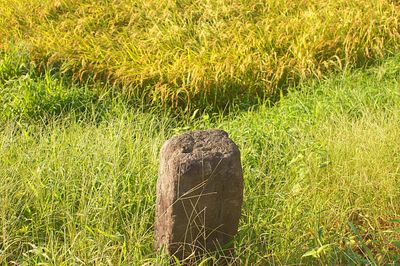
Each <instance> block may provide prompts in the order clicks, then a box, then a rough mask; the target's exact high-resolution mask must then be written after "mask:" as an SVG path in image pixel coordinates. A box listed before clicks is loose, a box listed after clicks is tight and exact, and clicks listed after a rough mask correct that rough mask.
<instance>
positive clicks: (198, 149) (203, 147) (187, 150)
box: [162, 129, 239, 160]
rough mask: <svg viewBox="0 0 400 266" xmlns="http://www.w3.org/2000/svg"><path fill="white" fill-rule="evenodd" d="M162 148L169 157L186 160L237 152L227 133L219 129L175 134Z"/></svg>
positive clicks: (220, 156) (226, 155) (221, 156)
mask: <svg viewBox="0 0 400 266" xmlns="http://www.w3.org/2000/svg"><path fill="white" fill-rule="evenodd" d="M162 150H163V153H164V154H170V156H171V157H172V156H174V157H179V158H185V159H186V160H197V159H202V158H208V157H218V158H226V157H229V156H231V155H232V154H235V153H238V152H239V150H238V148H237V146H236V144H235V143H233V141H232V140H230V139H229V136H228V133H226V132H225V131H223V130H219V129H211V130H199V131H193V132H188V133H185V134H182V135H179V136H175V137H173V138H171V139H170V140H168V141H167V142H166V143H165V144H164V145H163V147H162Z"/></svg>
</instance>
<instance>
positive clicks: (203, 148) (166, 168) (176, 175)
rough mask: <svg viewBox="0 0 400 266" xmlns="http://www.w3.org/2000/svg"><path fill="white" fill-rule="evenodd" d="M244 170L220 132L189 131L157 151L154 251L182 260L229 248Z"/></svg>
mask: <svg viewBox="0 0 400 266" xmlns="http://www.w3.org/2000/svg"><path fill="white" fill-rule="evenodd" d="M242 202H243V171H242V166H241V161H240V152H239V149H238V147H237V146H236V144H235V143H234V142H233V141H232V140H231V139H230V138H229V137H228V134H227V133H226V132H225V131H222V130H205V131H194V132H188V133H185V134H182V135H179V136H175V137H173V138H171V139H169V140H168V141H166V142H165V143H164V145H163V147H162V148H161V152H160V170H159V177H158V181H157V200H156V222H155V247H156V249H159V248H161V247H162V246H164V247H165V248H166V250H167V251H168V253H169V254H171V255H175V256H177V257H178V258H180V259H184V258H186V257H187V256H189V255H190V254H191V253H192V252H195V254H202V253H204V252H209V251H214V250H217V249H220V248H221V247H226V246H229V244H230V243H231V241H232V239H233V237H234V235H235V234H236V233H237V230H238V223H239V218H240V215H241V206H242Z"/></svg>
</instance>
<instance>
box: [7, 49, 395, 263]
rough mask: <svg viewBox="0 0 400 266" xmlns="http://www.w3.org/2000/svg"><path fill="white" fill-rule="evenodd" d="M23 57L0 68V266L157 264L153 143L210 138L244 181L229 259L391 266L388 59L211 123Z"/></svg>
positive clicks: (391, 62)
mask: <svg viewBox="0 0 400 266" xmlns="http://www.w3.org/2000/svg"><path fill="white" fill-rule="evenodd" d="M27 60H28V59H27V58H24V57H23V56H21V57H16V56H15V55H9V54H2V55H1V58H0V179H1V185H0V264H2V265H38V264H39V263H42V264H41V265H71V264H74V265H75V264H77V265H84V264H89V265H91V264H96V265H98V264H106V265H107V264H108V265H118V264H122V265H163V264H164V265H167V262H168V258H167V257H166V256H165V255H162V254H157V253H155V252H154V251H153V246H152V245H153V222H154V207H155V205H154V204H155V182H156V179H157V171H158V154H159V149H160V146H161V144H162V143H163V142H164V141H165V140H166V139H167V138H169V137H171V136H172V135H174V134H177V133H180V132H184V131H187V130H195V129H205V128H222V129H224V130H226V131H227V132H229V134H230V136H231V138H232V139H233V140H234V141H235V142H236V143H237V144H238V146H239V147H240V149H241V154H242V162H243V167H244V175H245V200H244V206H243V215H242V218H241V221H240V227H239V234H238V236H237V238H236V239H235V246H236V250H237V254H236V257H235V260H236V262H238V263H239V264H240V265H290V264H291V265H299V264H302V265H338V264H342V265H343V264H347V265H366V264H369V265H398V264H396V263H398V262H399V260H400V257H399V253H400V242H399V241H400V233H399V228H400V224H399V218H400V204H399V203H400V183H399V182H400V144H399V139H400V126H399V125H400V90H399V86H400V58H399V57H394V58H389V59H387V60H385V61H384V62H383V63H380V64H378V65H376V66H374V67H373V68H369V69H365V70H359V71H351V72H342V73H340V74H337V75H331V76H330V77H329V78H327V79H325V80H321V81H318V80H315V79H311V80H309V81H308V82H307V83H306V84H303V85H302V86H300V87H293V88H291V89H289V92H288V94H287V95H285V94H281V97H280V99H278V100H277V101H276V102H274V103H272V102H269V101H261V102H260V103H259V104H257V105H254V106H250V107H248V108H244V107H243V106H242V105H235V104H233V105H231V106H230V110H229V111H225V112H222V111H221V112H214V113H213V112H211V111H210V112H207V111H202V110H197V111H196V110H195V111H194V112H192V113H179V112H176V111H171V110H168V109H165V110H164V109H162V107H160V108H156V107H145V106H144V105H140V104H139V103H138V102H136V101H134V100H132V99H130V98H128V97H126V95H123V94H118V93H115V92H114V90H119V88H113V87H107V86H105V87H104V86H103V87H101V89H99V91H101V93H99V92H97V91H96V88H93V87H91V85H82V84H81V85H74V84H72V83H71V82H70V80H69V78H66V79H64V78H63V76H62V75H59V73H54V74H52V73H51V72H45V73H42V74H39V73H38V72H36V71H35V68H34V67H32V66H31V65H30V64H29V63H28V61H27ZM99 86H100V85H99ZM209 262H212V261H209Z"/></svg>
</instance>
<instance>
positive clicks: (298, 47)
mask: <svg viewBox="0 0 400 266" xmlns="http://www.w3.org/2000/svg"><path fill="white" fill-rule="evenodd" d="M0 14H1V15H0V50H3V51H7V50H8V49H10V43H12V45H13V46H15V45H18V46H22V47H23V48H25V49H28V50H29V51H30V53H31V55H32V58H33V59H34V60H35V61H36V62H38V63H46V64H47V65H48V66H52V67H57V68H58V67H60V68H61V71H64V72H70V73H72V74H73V76H74V77H75V78H77V79H81V80H85V79H87V78H88V77H91V78H95V79H100V80H107V81H111V82H113V83H118V84H120V85H124V86H125V87H126V88H127V90H128V91H129V92H130V93H134V94H136V93H139V94H143V93H144V94H146V95H147V96H149V97H150V98H151V99H153V100H156V101H159V100H165V99H168V100H172V101H174V102H176V101H177V99H178V98H181V99H184V101H185V103H187V102H188V101H190V100H191V99H192V98H193V97H196V96H198V95H199V92H206V94H207V92H210V91H214V90H217V91H218V93H221V94H219V95H223V96H229V95H230V94H236V93H238V92H239V93H242V92H249V93H265V92H266V93H271V92H273V91H275V90H276V88H277V87H279V86H281V85H290V84H293V83H296V82H299V81H302V80H304V79H305V78H307V77H310V76H314V77H315V76H317V77H321V76H323V75H324V74H325V73H327V72H330V71H332V70H341V69H344V68H346V67H348V66H359V65H364V64H365V63H366V62H369V60H371V59H375V58H380V57H382V56H384V55H386V54H387V53H394V52H396V51H398V48H399V43H400V33H399V32H400V31H399V30H400V27H399V25H400V22H399V18H400V6H399V4H398V3H395V1H390V0H376V1H371V0H328V1H323V0H314V1H311V0H303V1H284V0H246V1H243V0H209V1H204V0H178V1H172V0H162V1H159V0H114V1H101V0H94V1H81V0H79V1H77V0H58V1H53V0H51V1H50V0H44V1H39V0H30V1H26V0H25V1H21V0H0Z"/></svg>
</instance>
